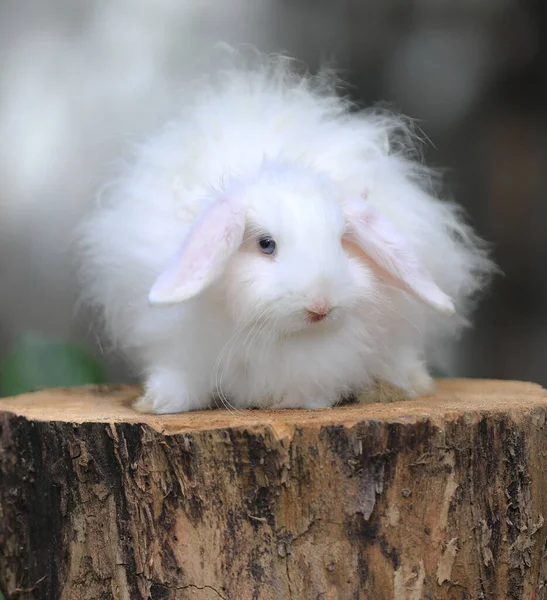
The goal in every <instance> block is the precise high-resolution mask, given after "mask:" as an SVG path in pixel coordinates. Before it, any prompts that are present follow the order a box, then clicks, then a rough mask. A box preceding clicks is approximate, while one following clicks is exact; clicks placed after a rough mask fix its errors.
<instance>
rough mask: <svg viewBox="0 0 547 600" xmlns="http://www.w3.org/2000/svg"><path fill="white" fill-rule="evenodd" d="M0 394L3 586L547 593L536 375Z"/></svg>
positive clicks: (39, 591) (393, 595) (129, 597)
mask: <svg viewBox="0 0 547 600" xmlns="http://www.w3.org/2000/svg"><path fill="white" fill-rule="evenodd" d="M138 393H139V390H138V389H137V388H135V387H131V386H121V387H107V388H104V387H91V388H78V389H74V390H49V391H47V392H39V393H36V394H30V395H26V396H20V397H17V398H9V399H3V400H1V401H0V426H1V432H0V587H2V588H3V589H4V591H5V593H6V594H7V598H9V599H11V598H14V599H15V598H17V599H20V598H24V599H30V598H33V599H34V598H36V599H45V600H106V599H110V598H112V599H116V600H117V599H120V600H140V599H148V598H151V599H153V600H158V599H177V600H179V599H181V600H185V599H195V600H218V599H224V600H247V599H248V600H262V599H263V600H270V599H271V600H274V599H275V600H284V599H288V600H306V599H308V598H309V599H310V600H330V599H340V600H353V599H362V600H364V599H367V600H368V599H372V600H382V599H384V598H385V599H394V600H422V599H432V600H433V599H435V600H445V599H451V600H452V599H453V600H456V599H457V600H462V599H469V600H471V599H473V600H475V599H479V598H484V599H490V598H492V599H498V598H499V599H505V598H507V599H509V600H516V599H526V600H528V599H531V600H535V599H545V598H547V587H546V586H547V558H546V552H545V550H546V547H545V544H546V538H547V526H546V525H544V516H545V513H546V512H547V461H546V453H547V435H546V426H545V420H546V413H547V391H545V390H544V389H542V388H541V387H539V386H537V385H535V384H529V383H519V382H499V381H481V380H444V381H440V382H439V389H438V392H437V394H436V395H434V396H430V397H427V398H420V399H417V400H412V401H408V402H392V403H383V404H366V405H348V406H343V407H340V408H336V409H326V410H319V411H313V412H307V411H298V410H287V411H277V412H275V411H238V412H228V411H224V410H211V411H203V412H196V413H189V414H182V415H142V414H138V413H136V412H134V411H133V410H132V409H131V408H130V402H131V400H132V399H134V398H135V397H136V396H137V395H138Z"/></svg>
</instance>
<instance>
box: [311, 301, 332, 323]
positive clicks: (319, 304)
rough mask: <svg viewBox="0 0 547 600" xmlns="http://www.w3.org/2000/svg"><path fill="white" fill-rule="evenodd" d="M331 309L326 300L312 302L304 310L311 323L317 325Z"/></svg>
mask: <svg viewBox="0 0 547 600" xmlns="http://www.w3.org/2000/svg"><path fill="white" fill-rule="evenodd" d="M331 309H332V307H331V305H330V304H329V303H328V302H327V301H326V300H314V301H313V302H312V303H311V304H310V306H309V308H307V309H306V313H307V315H308V319H309V320H310V321H311V322H312V323H318V322H319V321H322V320H323V319H324V318H325V317H326V316H327V315H328V314H329V313H330V311H331Z"/></svg>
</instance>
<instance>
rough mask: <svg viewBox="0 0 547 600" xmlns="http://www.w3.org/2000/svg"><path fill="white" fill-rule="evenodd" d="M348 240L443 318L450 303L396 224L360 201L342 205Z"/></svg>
mask: <svg viewBox="0 0 547 600" xmlns="http://www.w3.org/2000/svg"><path fill="white" fill-rule="evenodd" d="M345 209H346V216H347V219H348V225H349V232H348V236H347V237H348V239H349V241H351V242H353V243H355V244H356V245H357V246H358V247H359V248H360V250H361V251H362V252H364V253H365V254H366V255H367V256H369V257H370V258H371V259H372V260H373V261H374V263H376V265H378V267H380V268H381V269H383V270H384V271H385V272H386V273H387V274H388V275H389V276H391V278H392V279H393V280H394V281H395V282H396V283H397V284H398V285H399V286H400V287H401V288H402V289H404V290H405V291H407V292H409V293H411V294H412V295H413V296H415V297H417V298H419V299H420V300H421V301H422V302H425V303H426V304H428V305H429V306H431V307H432V308H434V309H435V310H437V311H439V312H440V313H443V314H445V315H452V314H453V313H454V304H453V302H452V300H451V299H450V298H449V297H448V296H447V295H446V294H445V293H444V292H443V291H442V290H441V289H439V287H438V286H437V285H436V284H435V282H434V281H433V279H432V278H431V276H430V275H429V273H428V272H427V271H426V269H425V268H424V266H423V265H422V263H421V261H420V260H419V258H418V257H417V256H416V254H415V253H414V251H413V250H412V248H411V247H410V245H409V244H408V242H407V240H406V239H405V238H404V236H403V235H402V234H401V233H400V232H399V231H398V230H397V228H396V227H395V225H394V224H393V223H392V222H391V221H390V220H389V219H388V218H386V217H384V216H383V215H381V214H380V213H379V212H378V211H377V210H375V209H374V208H373V207H372V206H371V205H370V204H367V203H365V202H364V201H363V200H358V201H355V202H353V203H351V204H346V205H345Z"/></svg>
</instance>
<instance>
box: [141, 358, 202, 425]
mask: <svg viewBox="0 0 547 600" xmlns="http://www.w3.org/2000/svg"><path fill="white" fill-rule="evenodd" d="M188 383H189V382H188V381H187V379H186V378H185V377H184V375H183V374H181V373H179V372H178V371H172V370H167V369H162V370H159V371H157V372H155V373H153V374H152V375H150V376H149V377H148V379H147V380H146V385H145V393H144V395H143V396H141V397H140V398H139V399H138V400H136V401H135V402H134V403H133V408H134V409H135V410H136V411H138V412H141V413H154V414H169V413H181V412H188V411H191V410H200V409H204V408H208V407H209V405H210V397H209V395H208V394H207V393H206V392H203V391H202V390H199V389H197V388H196V387H194V386H190V385H189V384H188Z"/></svg>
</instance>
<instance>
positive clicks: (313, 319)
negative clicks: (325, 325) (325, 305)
mask: <svg viewBox="0 0 547 600" xmlns="http://www.w3.org/2000/svg"><path fill="white" fill-rule="evenodd" d="M329 313H330V310H329V311H328V312H321V313H320V312H314V311H313V310H306V318H307V320H308V322H309V323H320V322H321V321H324V320H325V319H326V318H327V317H328V316H329Z"/></svg>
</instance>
